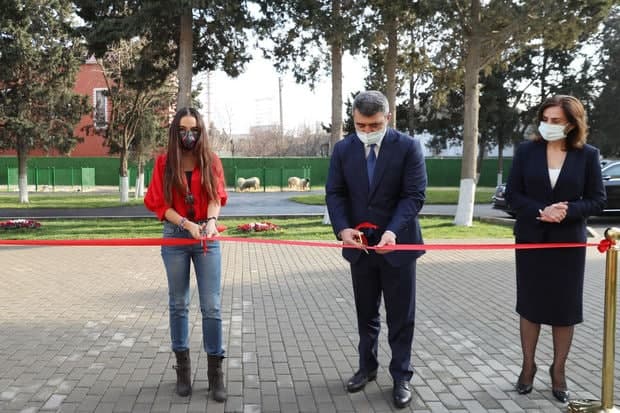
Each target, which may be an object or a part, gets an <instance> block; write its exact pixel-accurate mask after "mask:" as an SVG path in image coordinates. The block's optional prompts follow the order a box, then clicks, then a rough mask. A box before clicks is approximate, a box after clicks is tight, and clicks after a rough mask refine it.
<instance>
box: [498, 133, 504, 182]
mask: <svg viewBox="0 0 620 413" xmlns="http://www.w3.org/2000/svg"><path fill="white" fill-rule="evenodd" d="M503 180H504V137H503V136H500V137H499V139H498V141H497V185H501V184H502V183H503Z"/></svg>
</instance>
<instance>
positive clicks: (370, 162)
mask: <svg viewBox="0 0 620 413" xmlns="http://www.w3.org/2000/svg"><path fill="white" fill-rule="evenodd" d="M375 146H377V144H376V143H373V144H371V145H370V151H368V157H367V158H366V168H367V169H368V184H369V185H372V175H373V174H374V173H375V164H376V163H377V155H376V154H375Z"/></svg>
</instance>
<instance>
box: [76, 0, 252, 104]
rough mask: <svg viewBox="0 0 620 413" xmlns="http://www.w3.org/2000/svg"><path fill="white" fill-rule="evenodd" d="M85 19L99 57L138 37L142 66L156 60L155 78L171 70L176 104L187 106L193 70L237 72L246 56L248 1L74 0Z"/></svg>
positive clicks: (95, 51)
mask: <svg viewBox="0 0 620 413" xmlns="http://www.w3.org/2000/svg"><path fill="white" fill-rule="evenodd" d="M75 3H76V6H77V8H76V12H77V14H78V15H79V16H80V17H81V18H82V19H83V20H84V21H85V23H86V24H85V25H84V27H83V28H82V31H83V33H84V35H85V36H86V38H87V39H88V44H89V48H90V50H92V51H93V52H94V53H95V55H96V56H97V57H101V56H103V55H104V53H105V52H106V50H107V47H108V45H109V44H114V43H117V42H118V41H119V40H121V39H125V40H129V39H133V38H136V37H138V38H140V39H142V40H143V41H144V42H145V44H144V49H143V53H142V56H141V61H140V62H139V64H140V65H150V64H152V62H158V63H159V64H160V66H158V68H157V69H158V70H157V71H155V70H153V71H152V73H153V74H154V75H155V74H156V75H157V76H158V78H159V80H160V81H161V80H163V79H166V78H167V77H168V76H169V75H170V74H171V73H173V72H174V71H175V70H176V71H177V76H178V80H179V82H178V88H179V91H178V100H177V107H179V108H180V107H184V106H189V105H190V104H191V102H192V101H191V90H192V74H193V73H197V72H199V71H203V70H209V71H212V70H215V69H218V68H221V69H223V70H224V71H225V72H226V73H227V74H228V75H230V76H237V75H238V74H239V73H241V71H242V70H243V66H244V64H245V63H246V62H248V61H249V60H250V57H249V55H248V54H247V53H246V45H247V34H246V31H247V30H248V29H249V28H250V27H251V24H252V19H251V17H250V14H249V11H248V9H247V3H246V1H243V0H240V1H228V0H210V1H208V2H204V1H200V0H193V1H192V0H182V1H181V2H177V3H175V4H174V5H171V3H170V2H169V1H166V0H135V1H129V0H120V1H118V0H75Z"/></svg>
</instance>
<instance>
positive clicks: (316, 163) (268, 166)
mask: <svg viewBox="0 0 620 413" xmlns="http://www.w3.org/2000/svg"><path fill="white" fill-rule="evenodd" d="M511 161H512V159H510V158H505V159H504V168H503V170H504V177H507V176H508V171H509V170H510V165H511ZM222 165H223V167H224V174H225V177H226V182H227V185H228V187H235V186H236V182H237V179H238V178H241V177H243V178H248V177H252V176H256V177H258V178H259V179H260V180H261V190H263V188H264V187H265V186H266V187H267V188H269V189H271V188H274V189H275V188H281V189H283V190H285V189H286V188H287V187H288V178H289V177H291V176H296V177H299V178H308V179H310V183H311V187H312V188H313V189H316V188H322V187H324V186H325V181H326V180H327V171H328V168H329V158H320V157H290V158H240V157H235V158H222ZM50 168H53V169H54V170H55V173H54V174H52V176H53V178H50V173H51V172H50ZM84 168H85V169H87V170H89V172H88V174H92V175H88V177H86V178H85V177H84V175H83V172H81V171H82V169H84ZM152 168H153V161H152V160H151V161H150V162H149V163H147V165H146V167H145V185H148V184H149V182H150V179H151V171H152ZM16 170H17V158H16V157H0V187H2V186H5V187H6V186H10V185H16V184H17V172H16ZM37 170H38V172H35V171H37ZM426 170H427V172H428V182H429V186H452V187H457V186H459V183H460V175H461V159H460V158H427V159H426ZM497 170H498V159H497V158H489V159H485V160H484V162H483V164H482V169H481V171H480V179H479V182H478V185H479V186H486V187H495V185H496V183H497ZM71 171H73V172H71ZM118 171H119V160H118V158H70V157H31V158H29V159H28V183H29V185H36V184H37V183H38V184H40V185H71V182H73V183H74V184H75V185H76V186H77V185H83V184H82V180H84V179H87V181H84V182H85V183H86V182H88V185H91V184H92V182H93V179H94V185H96V186H114V187H117V186H118V184H119V173H118ZM37 173H38V177H37V175H36V174H37ZM9 174H11V175H10V176H9ZM136 175H137V168H136V166H135V165H132V166H130V168H129V185H130V186H133V185H135V179H136ZM50 179H54V182H53V184H50V182H51V181H50ZM84 185H85V184H84Z"/></svg>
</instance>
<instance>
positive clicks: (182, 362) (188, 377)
mask: <svg viewBox="0 0 620 413" xmlns="http://www.w3.org/2000/svg"><path fill="white" fill-rule="evenodd" d="M174 355H175V356H176V357H177V364H176V366H172V368H173V369H175V370H176V371H177V394H178V395H179V396H181V397H187V396H189V395H190V393H191V392H192V363H191V361H190V359H189V350H185V351H175V352H174Z"/></svg>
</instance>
